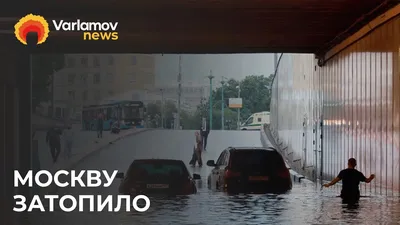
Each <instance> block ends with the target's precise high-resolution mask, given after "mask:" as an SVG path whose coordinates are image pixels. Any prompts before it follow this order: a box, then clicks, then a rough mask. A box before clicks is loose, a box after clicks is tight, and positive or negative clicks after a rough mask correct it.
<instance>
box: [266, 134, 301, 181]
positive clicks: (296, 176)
mask: <svg viewBox="0 0 400 225" xmlns="http://www.w3.org/2000/svg"><path fill="white" fill-rule="evenodd" d="M264 129H265V126H264V128H262V129H261V130H260V140H261V144H262V146H263V147H264V148H268V147H273V148H275V149H277V150H278V151H279V152H280V153H281V152H282V150H281V149H280V147H279V146H278V145H277V144H276V143H275V140H271V138H268V135H267V134H266V133H265V131H264ZM268 143H270V144H268ZM284 160H285V159H284ZM285 163H286V167H287V168H288V169H289V173H290V176H291V177H292V179H293V181H294V182H298V183H300V182H301V181H302V180H303V179H305V180H307V179H306V177H304V176H303V175H301V174H299V173H297V172H296V171H294V170H292V168H291V167H290V166H289V163H288V162H287V160H285ZM307 181H308V180H307Z"/></svg>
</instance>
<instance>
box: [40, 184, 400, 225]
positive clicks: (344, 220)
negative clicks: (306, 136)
mask: <svg viewBox="0 0 400 225" xmlns="http://www.w3.org/2000/svg"><path fill="white" fill-rule="evenodd" d="M201 182H202V183H198V185H199V192H198V194H196V195H192V196H178V197H164V198H161V197H157V198H156V197H153V198H150V199H151V207H150V209H149V210H148V211H147V212H145V213H138V212H129V213H127V212H119V213H106V212H102V213H79V212H76V213H63V212H57V213H52V214H46V217H47V218H43V217H42V219H41V221H40V223H37V224H47V223H45V222H48V223H49V224H55V223H54V221H57V224H69V225H80V224H82V225H83V224H85V225H90V224H96V225H103V224H104V225H114V224H115V225H135V224H151V225H153V224H163V225H164V224H176V225H179V224H182V225H183V224H191V225H192V224H199V225H200V224H216V225H218V224H224V225H226V224H332V223H340V224H373V225H375V224H400V222H399V221H400V202H399V199H396V198H386V197H368V198H361V200H360V202H359V204H357V205H347V204H342V201H341V199H340V198H338V197H336V194H335V193H333V192H330V191H329V190H328V189H326V190H324V191H320V189H319V188H317V187H316V186H315V185H314V184H311V183H310V184H294V186H293V190H292V191H290V192H289V193H287V194H282V195H272V194H271V195H251V194H241V195H227V194H225V193H221V192H215V191H211V190H209V189H208V188H207V186H206V185H205V184H206V183H205V181H204V180H203V181H201ZM200 186H202V187H201V188H200ZM48 216H51V217H52V219H49V217H48Z"/></svg>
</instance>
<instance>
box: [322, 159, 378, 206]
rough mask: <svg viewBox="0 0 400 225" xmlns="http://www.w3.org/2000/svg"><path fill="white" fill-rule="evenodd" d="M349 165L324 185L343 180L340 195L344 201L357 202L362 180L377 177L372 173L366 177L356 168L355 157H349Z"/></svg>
mask: <svg viewBox="0 0 400 225" xmlns="http://www.w3.org/2000/svg"><path fill="white" fill-rule="evenodd" d="M347 165H348V167H347V169H344V170H342V171H340V173H339V175H338V176H337V177H336V178H335V179H333V180H332V181H331V182H330V183H328V184H324V187H330V186H332V185H335V184H336V183H337V182H339V181H340V180H343V181H342V183H343V186H342V191H341V194H340V197H341V198H342V199H343V201H344V203H356V202H357V201H358V200H359V199H360V189H359V184H360V182H365V183H370V182H371V181H372V180H373V179H374V178H375V175H374V174H371V176H369V178H366V177H365V176H364V174H363V173H361V172H360V171H358V170H356V169H355V167H356V166H357V161H356V159H354V158H351V159H349V161H348V163H347Z"/></svg>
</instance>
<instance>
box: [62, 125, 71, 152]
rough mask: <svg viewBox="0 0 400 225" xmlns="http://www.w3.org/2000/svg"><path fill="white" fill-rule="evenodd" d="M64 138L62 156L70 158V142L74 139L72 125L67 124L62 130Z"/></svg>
mask: <svg viewBox="0 0 400 225" xmlns="http://www.w3.org/2000/svg"><path fill="white" fill-rule="evenodd" d="M63 139H64V158H65V159H70V158H71V155H72V144H73V140H74V131H73V130H72V127H71V126H70V125H69V126H68V127H67V129H65V130H64V134H63Z"/></svg>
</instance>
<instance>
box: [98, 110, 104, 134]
mask: <svg viewBox="0 0 400 225" xmlns="http://www.w3.org/2000/svg"><path fill="white" fill-rule="evenodd" d="M103 126H104V116H103V113H99V114H98V116H97V138H103Z"/></svg>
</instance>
